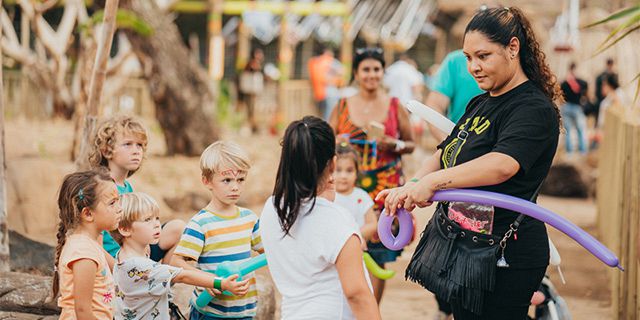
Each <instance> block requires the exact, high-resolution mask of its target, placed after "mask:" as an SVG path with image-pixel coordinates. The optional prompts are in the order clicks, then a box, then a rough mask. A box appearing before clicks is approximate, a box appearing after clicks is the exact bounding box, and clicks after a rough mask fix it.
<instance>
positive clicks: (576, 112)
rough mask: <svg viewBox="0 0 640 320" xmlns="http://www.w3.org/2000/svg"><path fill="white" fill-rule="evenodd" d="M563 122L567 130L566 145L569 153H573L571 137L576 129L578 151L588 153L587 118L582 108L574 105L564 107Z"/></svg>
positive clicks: (568, 104)
mask: <svg viewBox="0 0 640 320" xmlns="http://www.w3.org/2000/svg"><path fill="white" fill-rule="evenodd" d="M562 121H563V124H564V127H565V129H566V130H567V134H566V136H565V144H564V146H565V148H566V150H567V153H572V152H573V141H572V139H571V136H572V134H573V130H574V129H575V130H576V133H577V134H578V150H580V152H581V153H582V154H585V153H587V118H586V117H585V115H584V112H583V111H582V107H581V106H580V105H577V104H573V103H567V104H565V105H563V106H562Z"/></svg>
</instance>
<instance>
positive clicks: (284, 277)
mask: <svg viewBox="0 0 640 320" xmlns="http://www.w3.org/2000/svg"><path fill="white" fill-rule="evenodd" d="M310 205H311V203H310V202H309V201H307V202H305V203H304V204H303V205H302V207H301V209H300V214H299V215H298V218H297V219H296V221H295V222H294V225H293V227H292V228H291V230H290V234H289V235H287V236H284V237H283V235H284V232H283V231H282V228H281V226H280V221H279V220H278V214H277V212H276V210H275V206H274V205H273V197H270V198H269V199H268V200H267V202H266V203H265V206H264V209H263V211H262V214H261V215H260V228H261V230H262V243H263V245H264V249H265V253H266V256H267V262H268V264H269V271H270V272H271V276H272V277H273V280H274V282H275V284H276V287H277V288H278V290H279V291H280V293H281V294H282V308H281V311H282V319H284V320H287V319H296V320H298V319H327V320H336V319H354V316H353V314H352V312H351V308H350V307H349V304H348V302H347V299H346V297H345V296H344V292H343V291H342V284H341V283H340V278H339V276H338V270H337V268H336V265H335V263H336V260H337V258H338V255H339V254H340V251H341V250H342V247H344V245H345V243H346V242H347V240H348V239H349V238H350V237H351V236H353V235H356V236H358V237H359V238H360V241H363V239H362V236H361V235H360V231H359V228H358V226H357V224H356V222H355V220H354V219H353V218H352V216H351V215H350V214H348V212H346V210H345V209H344V208H342V207H340V206H338V205H336V204H335V203H333V202H331V201H329V200H327V199H324V198H320V197H318V198H316V203H315V206H314V208H313V210H312V211H311V212H308V213H307V211H308V210H309V207H310ZM363 268H364V266H363ZM364 277H365V279H366V281H367V283H369V277H368V274H367V270H366V268H364ZM369 288H371V284H370V283H369Z"/></svg>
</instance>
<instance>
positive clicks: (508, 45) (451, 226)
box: [378, 7, 562, 320]
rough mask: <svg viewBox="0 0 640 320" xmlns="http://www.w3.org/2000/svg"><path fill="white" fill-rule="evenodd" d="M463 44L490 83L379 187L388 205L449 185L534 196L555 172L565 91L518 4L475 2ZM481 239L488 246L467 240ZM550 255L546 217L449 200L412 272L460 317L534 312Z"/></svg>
mask: <svg viewBox="0 0 640 320" xmlns="http://www.w3.org/2000/svg"><path fill="white" fill-rule="evenodd" d="M463 51H464V54H465V56H466V58H467V68H468V71H469V72H470V73H471V75H472V76H473V77H474V78H475V80H476V81H477V82H478V85H479V86H480V88H481V89H483V90H485V91H487V92H486V93H485V94H482V95H479V96H477V97H475V98H474V99H472V100H471V101H470V102H469V104H468V106H467V109H466V112H465V114H464V115H463V117H462V118H461V119H460V121H459V122H458V123H457V125H456V127H455V128H454V130H453V132H452V133H451V135H449V136H448V137H447V139H445V140H444V141H443V142H442V143H441V144H440V145H439V146H438V151H437V152H436V153H435V154H434V155H433V157H431V158H430V159H428V160H427V161H425V162H424V163H423V165H422V167H421V168H420V169H419V170H418V172H417V173H416V175H415V176H414V178H413V179H411V180H410V182H408V183H407V184H406V185H405V186H403V187H400V188H395V189H390V190H385V191H382V192H381V193H380V194H379V195H378V199H385V207H386V208H390V209H391V210H389V211H390V214H395V211H396V209H397V208H400V207H404V208H406V209H408V210H413V209H414V208H415V207H416V206H419V207H424V206H427V205H430V204H431V203H430V202H429V199H431V197H432V196H433V194H434V192H435V191H437V190H442V189H448V188H473V189H478V190H487V191H492V192H497V193H502V194H507V195H511V196H515V197H519V198H522V199H527V200H531V201H535V198H536V194H537V190H538V186H539V185H540V184H541V183H542V181H543V180H544V178H545V177H546V176H547V174H548V172H549V168H550V167H551V162H552V160H553V157H554V155H555V153H556V148H557V146H558V135H559V131H560V112H559V111H558V106H557V105H556V104H555V103H554V101H558V100H560V99H562V98H561V93H560V90H559V87H558V85H557V83H556V78H555V76H554V75H553V74H552V73H551V71H550V70H549V67H548V65H547V63H546V61H545V55H544V53H542V51H541V49H540V45H539V43H538V41H537V40H536V37H535V35H534V33H533V30H532V28H531V24H530V23H529V21H528V20H527V18H526V17H525V16H524V14H523V13H522V11H520V10H519V9H517V8H506V7H505V8H493V9H484V10H481V11H479V12H477V13H476V15H475V16H474V17H473V19H472V20H471V22H470V23H469V25H467V28H466V30H465V34H464V43H463ZM440 224H441V225H444V226H446V227H445V228H444V229H438V230H440V231H442V230H444V232H445V233H448V234H447V237H445V238H440V239H439V238H437V237H436V236H433V233H432V231H433V230H436V228H438V227H437V226H438V225H440ZM511 227H513V228H511ZM512 229H515V230H516V231H513V230H512ZM509 230H511V231H510V232H508V231H509ZM500 240H504V242H502V243H501V241H500ZM465 241H466V242H465ZM483 241H486V242H485V243H481V242H483ZM464 246H467V247H464ZM482 246H484V247H485V248H487V250H485V251H484V252H481V250H480V251H473V252H471V251H466V252H463V251H464V250H463V249H460V248H472V249H473V250H476V249H475V248H479V247H482ZM502 248H503V249H502ZM469 252H471V253H469ZM548 262H549V245H548V238H547V230H546V228H545V225H544V223H542V222H540V221H538V220H535V219H532V218H528V217H524V216H519V215H518V213H516V212H513V211H509V210H505V209H501V208H493V207H490V206H480V205H477V204H467V203H459V202H458V203H454V202H450V203H446V204H445V203H442V202H441V203H440V204H439V205H438V207H437V210H436V213H435V215H434V218H433V219H432V220H431V222H430V223H429V225H428V226H427V229H426V230H425V232H424V236H423V238H422V239H421V240H420V243H419V244H418V248H417V249H416V253H415V254H414V257H413V258H412V261H411V263H410V264H409V267H408V269H407V277H408V278H410V279H412V280H415V281H416V282H418V283H420V284H422V285H423V286H425V287H426V288H427V289H429V290H430V291H433V292H435V293H436V294H437V295H438V296H439V297H442V298H445V300H448V302H450V303H451V305H452V307H453V315H454V318H455V319H456V320H460V319H526V316H527V309H528V306H529V302H530V299H531V296H532V294H533V293H534V291H536V290H537V289H538V286H539V285H540V282H541V281H542V278H543V276H544V274H545V271H546V268H547V265H548Z"/></svg>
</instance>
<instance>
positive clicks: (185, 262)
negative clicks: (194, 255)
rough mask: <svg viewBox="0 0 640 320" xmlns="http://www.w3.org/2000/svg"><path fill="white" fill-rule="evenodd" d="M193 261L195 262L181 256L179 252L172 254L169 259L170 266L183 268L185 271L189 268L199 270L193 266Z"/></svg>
mask: <svg viewBox="0 0 640 320" xmlns="http://www.w3.org/2000/svg"><path fill="white" fill-rule="evenodd" d="M193 263H195V260H193V259H190V258H187V257H185V256H181V255H179V254H174V255H173V258H172V259H171V265H172V266H174V267H178V268H182V269H184V271H187V270H191V271H194V270H195V271H197V270H199V269H198V268H196V267H195V266H193ZM184 271H183V272H184Z"/></svg>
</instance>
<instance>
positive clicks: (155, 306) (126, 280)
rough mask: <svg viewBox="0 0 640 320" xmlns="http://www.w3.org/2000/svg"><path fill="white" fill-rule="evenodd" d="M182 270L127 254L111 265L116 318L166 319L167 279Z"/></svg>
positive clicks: (167, 302) (168, 299)
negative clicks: (126, 256)
mask: <svg viewBox="0 0 640 320" xmlns="http://www.w3.org/2000/svg"><path fill="white" fill-rule="evenodd" d="M181 271H182V268H176V267H172V266H169V265H166V264H162V263H159V262H155V261H153V260H151V259H149V258H144V257H131V258H128V259H125V260H124V261H122V262H120V263H116V264H115V265H114V266H113V278H114V282H115V283H116V297H115V310H114V311H115V312H114V315H113V316H114V318H115V319H116V320H120V319H122V320H129V319H136V320H138V319H139V320H147V319H166V320H169V301H170V300H171V280H172V279H173V278H174V277H175V276H177V275H178V274H179V273H180V272H181Z"/></svg>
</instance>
